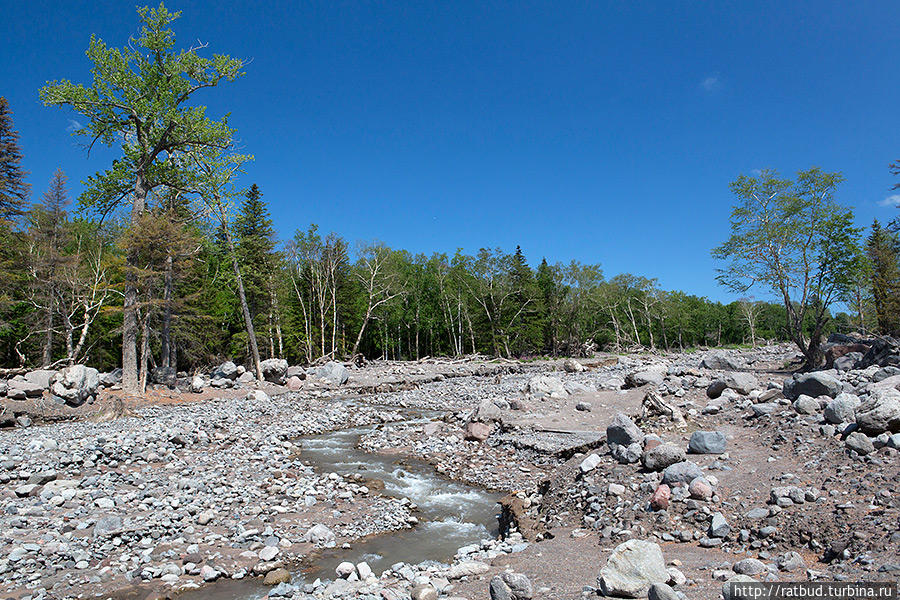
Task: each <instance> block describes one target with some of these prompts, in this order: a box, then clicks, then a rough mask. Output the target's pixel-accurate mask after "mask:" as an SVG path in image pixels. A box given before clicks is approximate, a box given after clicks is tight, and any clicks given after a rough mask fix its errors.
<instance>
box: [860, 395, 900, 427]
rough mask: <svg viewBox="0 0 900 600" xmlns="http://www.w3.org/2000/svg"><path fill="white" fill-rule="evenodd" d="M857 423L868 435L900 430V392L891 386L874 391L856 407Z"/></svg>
mask: <svg viewBox="0 0 900 600" xmlns="http://www.w3.org/2000/svg"><path fill="white" fill-rule="evenodd" d="M856 424H857V425H859V429H860V430H861V431H862V432H863V433H865V434H867V435H878V434H881V433H884V432H886V431H890V432H892V433H896V432H900V392H898V391H897V390H895V389H890V388H888V389H878V390H875V391H873V392H872V393H871V394H870V395H869V398H868V400H866V401H865V402H863V403H862V404H860V405H859V407H858V408H857V409H856Z"/></svg>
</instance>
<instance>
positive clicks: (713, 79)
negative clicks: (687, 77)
mask: <svg viewBox="0 0 900 600" xmlns="http://www.w3.org/2000/svg"><path fill="white" fill-rule="evenodd" d="M700 87H702V88H703V89H704V90H706V91H707V92H714V91H716V90H718V89H719V88H721V87H722V82H721V81H719V76H718V75H710V76H709V77H707V78H705V79H704V80H703V81H701V82H700Z"/></svg>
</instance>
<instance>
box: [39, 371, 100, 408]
mask: <svg viewBox="0 0 900 600" xmlns="http://www.w3.org/2000/svg"><path fill="white" fill-rule="evenodd" d="M98 387H100V373H99V372H98V371H97V369H94V368H92V367H86V366H84V365H72V366H71V367H66V368H65V369H63V370H62V371H60V372H59V375H57V376H56V381H55V382H54V383H53V386H52V387H51V391H52V392H53V394H54V395H56V396H59V397H60V398H62V399H63V400H65V401H66V403H67V404H70V405H72V406H81V405H82V404H84V403H85V402H86V401H87V400H88V399H89V398H93V397H94V396H96V395H97V388H98Z"/></svg>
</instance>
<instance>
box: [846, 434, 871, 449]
mask: <svg viewBox="0 0 900 600" xmlns="http://www.w3.org/2000/svg"><path fill="white" fill-rule="evenodd" d="M844 444H846V446H847V448H849V449H850V450H856V452H858V453H859V454H863V455H865V454H871V453H872V452H875V444H873V443H872V440H870V439H869V436H867V435H866V434H864V433H860V432H858V431H854V432H853V433H851V434H850V435H848V436H847V439H846V440H844Z"/></svg>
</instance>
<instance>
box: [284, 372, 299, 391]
mask: <svg viewBox="0 0 900 600" xmlns="http://www.w3.org/2000/svg"><path fill="white" fill-rule="evenodd" d="M287 386H288V389H290V390H291V391H293V392H296V391H297V390H299V389H300V388H301V387H303V381H302V380H301V379H300V378H299V377H297V376H296V375H295V376H293V377H289V378H288V380H287Z"/></svg>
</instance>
